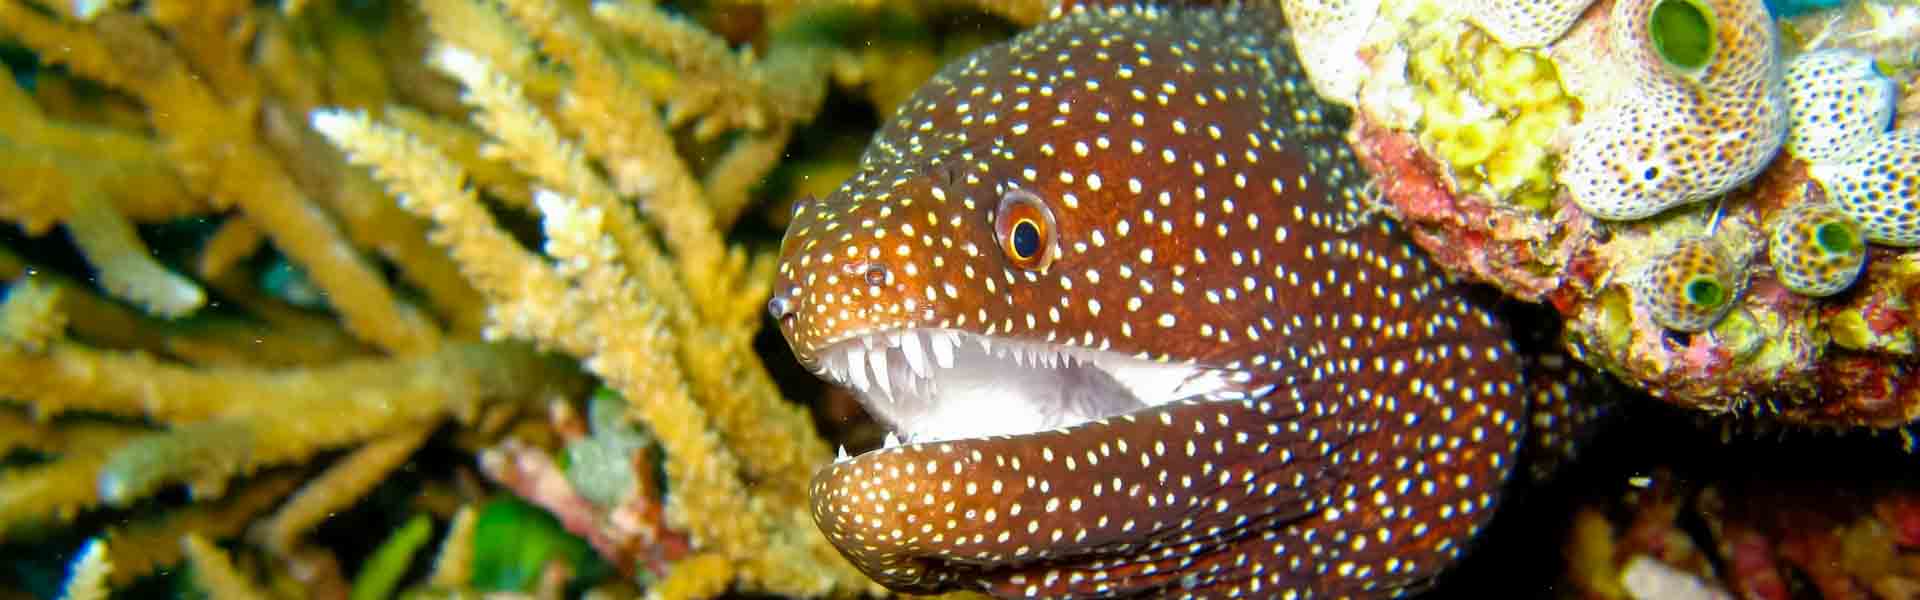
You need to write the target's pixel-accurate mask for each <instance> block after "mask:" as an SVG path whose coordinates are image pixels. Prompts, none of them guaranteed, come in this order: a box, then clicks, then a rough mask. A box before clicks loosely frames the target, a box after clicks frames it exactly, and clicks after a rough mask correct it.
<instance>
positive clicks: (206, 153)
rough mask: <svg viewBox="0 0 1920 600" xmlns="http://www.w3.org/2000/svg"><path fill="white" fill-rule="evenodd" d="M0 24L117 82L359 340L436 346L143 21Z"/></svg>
mask: <svg viewBox="0 0 1920 600" xmlns="http://www.w3.org/2000/svg"><path fill="white" fill-rule="evenodd" d="M0 27H4V28H6V29H7V30H8V31H10V32H12V33H13V34H14V35H15V37H16V39H18V40H20V41H21V42H23V43H25V44H26V45H28V46H30V47H32V48H34V49H36V50H38V51H39V52H40V53H41V56H44V57H48V58H52V59H55V60H59V61H60V62H62V63H64V64H66V65H67V66H68V67H70V68H71V69H73V70H74V71H75V72H78V73H81V74H84V75H86V76H88V77H92V78H94V79H96V80H99V81H101V82H103V83H106V84H108V85H111V86H114V87H117V88H120V89H122V90H124V91H126V92H128V93H130V94H132V95H134V96H136V97H138V98H139V99H140V100H141V101H142V102H143V103H145V104H146V106H147V108H148V110H149V115H150V117H151V120H152V124H153V126H154V127H155V129H157V130H159V131H160V132H162V133H163V134H165V135H167V136H168V137H169V138H171V140H172V141H173V142H174V145H173V151H174V152H175V155H176V157H177V158H178V159H179V162H180V163H181V165H182V168H183V170H184V171H185V172H186V174H188V175H189V179H190V181H191V182H192V183H193V184H194V185H195V186H196V187H200V188H204V189H207V190H208V191H209V192H211V194H212V196H214V197H215V198H217V199H220V200H223V201H226V202H233V203H237V204H238V205H239V206H241V208H242V209H243V210H244V211H245V212H246V215H247V217H248V218H249V219H253V220H254V221H255V222H256V223H257V224H259V225H260V228H261V230H262V231H263V232H265V233H267V235H268V237H269V238H271V239H272V240H273V241H274V243H275V245H276V246H278V247H279V248H280V249H281V250H282V251H283V252H285V253H286V254H287V255H288V256H290V257H293V258H294V259H295V260H297V261H299V262H300V263H301V265H302V266H303V267H305V268H306V269H307V272H308V274H309V275H310V276H311V277H312V278H313V281H314V282H315V283H316V284H318V285H319V286H320V287H321V289H323V290H325V291H326V292H327V293H328V298H329V300H330V301H331V302H332V303H333V305H334V307H335V308H337V309H338V310H339V311H340V312H341V313H342V316H343V317H344V320H345V321H346V323H347V326H348V329H349V330H351V331H353V332H354V333H355V334H356V335H358V336H361V337H362V338H363V339H367V340H369V341H372V342H374V343H376V344H378V345H380V346H381V347H383V348H385V349H387V350H389V351H393V352H400V353H409V352H420V351H425V350H428V349H430V348H432V347H433V346H434V345H435V344H437V343H438V342H439V333H438V331H436V330H435V328H434V327H433V325H432V323H431V322H429V321H428V320H427V319H426V318H425V317H424V316H423V315H421V314H419V313H418V312H417V311H416V310H413V309H412V308H411V307H409V306H406V305H404V304H402V303H401V302H399V300H398V299H397V298H395V297H394V295H393V292H392V290H391V289H389V288H388V287H387V285H386V283H385V281H384V280H383V279H382V278H381V277H380V275H379V273H377V272H376V271H374V270H373V269H372V266H371V265H369V264H367V262H366V261H365V260H363V259H360V258H359V257H358V253H357V251H356V250H355V249H354V248H353V247H352V246H351V245H350V244H348V243H347V241H346V240H345V239H344V237H343V236H341V235H340V232H339V230H338V229H337V228H336V227H335V226H334V224H333V223H332V222H331V220H329V219H328V218H327V217H326V216H325V214H324V213H322V212H321V211H319V210H317V209H316V208H315V207H314V206H313V205H312V203H311V202H310V201H309V200H308V199H307V197H306V195H305V194H304V193H302V192H301V190H300V189H299V188H298V187H296V186H295V185H294V183H293V182H292V181H291V180H290V179H289V178H288V176H287V175H286V173H285V171H284V169H282V168H281V166H280V165H279V164H277V163H275V162H274V161H273V160H271V156H272V154H271V152H269V151H268V150H267V149H266V148H264V147H262V145H261V144H260V142H259V140H258V139H257V138H256V136H255V135H254V133H253V132H252V131H251V130H250V129H249V125H250V123H251V120H250V119H245V118H240V119H236V118H234V111H235V107H233V106H230V105H228V104H226V103H224V102H222V101H221V100H220V98H219V97H217V96H216V95H215V94H214V93H213V91H212V90H210V89H208V88H207V87H206V86H205V85H204V83H202V81H201V80H200V78H199V77H198V76H197V74H195V73H194V72H192V71H191V70H189V69H188V68H187V67H186V65H185V64H184V63H183V62H182V61H181V60H180V59H179V57H178V56H176V55H175V54H174V52H173V50H172V49H171V48H170V47H168V46H167V44H166V41H165V40H163V39H161V38H159V36H157V35H155V34H154V33H153V32H152V31H151V30H149V29H147V27H146V24H145V23H144V22H142V21H140V20H139V19H137V18H135V17H132V16H129V15H121V14H110V15H105V16H103V17H101V18H100V19H98V20H97V21H96V22H95V23H94V24H93V25H92V26H91V27H88V26H82V25H76V24H65V23H56V22H53V21H51V20H49V19H47V18H46V17H44V16H42V15H40V14H39V13H37V12H36V11H34V10H33V9H31V8H28V7H26V6H25V5H23V4H22V2H21V0H4V1H0Z"/></svg>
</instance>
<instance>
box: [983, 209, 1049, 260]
mask: <svg viewBox="0 0 1920 600" xmlns="http://www.w3.org/2000/svg"><path fill="white" fill-rule="evenodd" d="M993 223H994V235H995V236H996V237H998V238H999V240H1000V251H1001V252H1004V253H1006V255H1007V259H1008V260H1011V261H1013V264H1014V266H1017V267H1020V268H1022V269H1026V270H1029V271H1044V270H1046V268H1047V265H1049V264H1051V263H1052V262H1053V252H1052V250H1053V243H1054V231H1053V211H1052V210H1051V209H1049V208H1047V204H1046V203H1045V202H1043V201H1041V200H1040V197H1039V196H1035V195H1033V193H1032V192H1028V191H1026V190H1012V191H1009V192H1007V193H1006V195H1004V196H1001V197H1000V209H999V211H998V212H997V213H995V215H994V220H993Z"/></svg>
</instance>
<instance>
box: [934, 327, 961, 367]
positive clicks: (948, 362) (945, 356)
mask: <svg viewBox="0 0 1920 600" xmlns="http://www.w3.org/2000/svg"><path fill="white" fill-rule="evenodd" d="M959 342H960V340H958V339H954V338H946V337H945V336H941V335H934V336H933V337H929V338H927V345H928V346H931V347H932V348H933V363H934V364H937V365H940V368H942V369H951V368H953V347H954V346H955V345H956V344H958V343H959Z"/></svg>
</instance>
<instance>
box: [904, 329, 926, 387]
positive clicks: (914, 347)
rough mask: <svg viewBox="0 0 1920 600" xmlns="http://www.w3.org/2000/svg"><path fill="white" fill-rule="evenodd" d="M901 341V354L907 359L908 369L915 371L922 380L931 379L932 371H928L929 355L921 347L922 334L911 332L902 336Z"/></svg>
mask: <svg viewBox="0 0 1920 600" xmlns="http://www.w3.org/2000/svg"><path fill="white" fill-rule="evenodd" d="M899 340H900V353H901V354H903V355H906V357H907V367H908V368H911V369H913V372H914V374H915V375H919V376H920V377H922V378H925V377H929V376H930V371H928V370H927V355H926V354H925V350H922V349H921V347H920V334H918V333H914V332H911V331H909V332H907V333H905V334H902V335H901V336H900V337H899Z"/></svg>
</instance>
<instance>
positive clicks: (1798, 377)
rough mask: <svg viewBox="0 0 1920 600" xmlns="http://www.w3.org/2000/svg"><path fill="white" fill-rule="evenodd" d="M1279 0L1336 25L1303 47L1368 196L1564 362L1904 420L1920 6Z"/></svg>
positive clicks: (1646, 381) (1822, 410) (1820, 419)
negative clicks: (1522, 310) (1532, 307)
mask: <svg viewBox="0 0 1920 600" xmlns="http://www.w3.org/2000/svg"><path fill="white" fill-rule="evenodd" d="M1774 4H1779V5H1778V6H1775V5H1774ZM1788 4H1791V6H1788ZM1288 5H1289V6H1290V8H1291V10H1292V12H1293V13H1295V14H1307V15H1322V18H1318V19H1295V21H1294V22H1295V23H1296V26H1297V27H1301V28H1302V29H1305V30H1306V31H1303V32H1301V33H1300V34H1298V35H1297V38H1298V39H1335V38H1339V39H1343V40H1348V41H1349V42H1350V43H1349V45H1348V46H1327V47H1319V48H1312V49H1304V50H1303V52H1304V54H1306V55H1307V56H1308V57H1309V60H1308V61H1307V66H1308V68H1309V70H1310V71H1314V72H1311V73H1310V74H1311V75H1313V77H1312V79H1313V81H1314V82H1315V83H1316V84H1323V83H1324V82H1328V81H1333V82H1336V83H1338V84H1339V85H1338V86H1326V85H1322V89H1321V92H1322V93H1323V94H1324V95H1327V96H1328V97H1329V98H1331V99H1333V100H1335V101H1336V102H1341V103H1344V104H1347V105H1349V106H1351V107H1352V108H1353V109H1354V111H1355V119H1354V123H1353V126H1352V128H1351V130H1350V131H1349V134H1348V139H1349V141H1350V142H1351V143H1352V144H1353V145H1354V147H1355V149H1356V151H1357V152H1358V153H1359V155H1360V159H1361V161H1362V164H1363V165H1365V166H1366V168H1367V169H1368V170H1369V171H1371V172H1372V173H1374V174H1375V175H1376V176H1378V177H1379V180H1378V181H1379V185H1378V191H1379V197H1378V200H1379V203H1380V205H1381V206H1383V207H1384V209H1385V210H1386V211H1388V212H1390V213H1392V214H1393V215H1394V216H1396V217H1398V218H1400V219H1402V220H1403V221H1404V222H1405V223H1406V224H1407V226H1408V227H1409V228H1410V229H1411V230H1412V232H1413V234H1414V236H1415V237H1416V239H1418V240H1419V241H1420V243H1421V245H1422V247H1424V248H1425V249H1426V250H1428V251H1429V252H1431V253H1433V254H1434V255H1435V256H1436V258H1437V259H1438V261H1439V262H1440V263H1441V264H1443V265H1445V266H1446V267H1447V268H1448V269H1449V270H1450V271H1453V272H1454V273H1456V274H1457V275H1461V276H1464V277H1467V278H1470V279H1475V280H1478V281H1483V282H1488V283H1491V284H1494V285H1495V286H1498V287H1499V288H1501V289H1502V290H1503V291H1505V292H1507V293H1508V294H1510V295H1514V296H1518V297H1521V298H1525V299H1532V300H1539V301H1543V302H1547V303H1550V304H1552V305H1553V306H1554V307H1555V308H1556V309H1557V310H1558V311H1559V312H1560V313H1561V315H1562V316H1564V317H1565V318H1566V319H1567V322H1568V327H1567V329H1566V333H1565V335H1564V340H1563V341H1564V342H1565V344H1566V345H1567V347H1568V348H1569V350H1571V351H1572V352H1573V353H1574V354H1575V355H1577V356H1579V357H1580V358H1581V359H1582V360H1584V361H1586V362H1587V363H1589V364H1592V365H1594V366H1597V367H1600V368H1602V369H1604V370H1606V371H1609V372H1611V373H1613V374H1615V375H1618V376H1620V377H1621V378H1623V379H1625V380H1627V381H1629V382H1631V383H1634V384H1636V385H1637V386H1639V387H1642V388H1644V389H1646V390H1648V391H1649V392H1651V393H1653V394H1654V395H1656V396H1658V397H1661V398H1664V399H1666V400H1668V401H1670V402H1674V403H1676V404H1680V405H1683V406H1690V407H1694V408H1699V409H1704V410H1706V411H1709V412H1713V413H1726V412H1739V413H1743V414H1744V413H1766V414H1769V415H1771V416H1774V417H1777V418H1779V419H1782V420H1785V421H1788V422H1798V423H1807V424H1818V425H1823V426H1839V427H1854V426H1867V427H1874V428H1892V427H1898V426H1903V425H1905V424H1906V423H1908V422H1910V421H1911V420H1912V419H1913V418H1914V417H1915V416H1916V415H1920V375H1916V374H1915V373H1916V371H1915V370H1914V369H1913V368H1912V367H1913V366H1914V365H1915V363H1914V355H1913V352H1914V348H1915V345H1914V344H1913V343H1912V342H1913V339H1912V337H1913V336H1912V335H1911V333H1910V332H1909V331H1908V329H1909V327H1908V326H1907V325H1906V323H1907V320H1906V318H1905V317H1903V316H1901V315H1904V314H1905V313H1906V309H1905V307H1907V306H1910V305H1911V304H1912V303H1913V302H1914V301H1916V300H1920V298H1912V297H1911V296H1912V295H1913V294H1914V292H1909V291H1908V290H1910V289H1920V288H1914V287H1913V285H1912V284H1913V283H1915V282H1916V281H1920V279H1916V277H1917V276H1920V269H1916V263H1915V261H1916V260H1920V259H1916V258H1915V257H1913V256H1910V255H1909V254H1908V253H1909V252H1910V251H1909V250H1907V248H1912V247H1914V246H1916V245H1920V208H1917V207H1916V205H1915V201H1916V198H1915V196H1916V194H1920V175H1916V173H1920V132H1916V130H1915V129H1914V122H1915V118H1914V113H1915V112H1917V111H1916V108H1920V99H1916V93H1915V91H1914V89H1915V87H1916V86H1915V84H1916V81H1915V76H1916V74H1917V73H1920V69H1916V66H1920V60H1916V57H1920V7H1916V6H1914V5H1912V4H1911V3H1899V2H1879V1H1865V0H1861V1H1853V2H1820V3H1767V2H1762V1H1760V0H1601V1H1579V0H1567V1H1539V2H1506V1H1497V0H1486V1H1479V2H1471V3H1464V4H1459V3H1444V2H1436V1H1432V0H1403V1H1393V0H1383V1H1381V2H1378V3H1373V4H1367V3H1349V2H1309V1H1295V2H1289V3H1288ZM1363 8H1372V9H1374V10H1373V11H1372V12H1371V13H1369V14H1366V15H1355V14H1353V13H1354V11H1356V10H1359V9H1363ZM1336 17H1337V18H1336ZM1336 24H1337V25H1336ZM1319 26H1327V27H1334V26H1338V27H1340V28H1342V29H1341V31H1344V32H1346V33H1344V34H1340V35H1336V33H1335V32H1323V31H1316V30H1315V28H1316V27H1319ZM1354 32H1360V33H1354ZM1329 54H1330V55H1331V56H1318V57H1317V58H1315V57H1314V56H1315V55H1329ZM1356 63H1357V64H1358V65H1359V66H1357V67H1356V66H1353V65H1354V64H1356ZM1325 65H1343V67H1342V69H1341V70H1339V71H1336V72H1332V73H1326V72H1318V71H1319V70H1321V69H1322V68H1323V66H1325ZM1348 85H1351V87H1352V89H1351V90H1350V91H1349V90H1348V89H1346V86H1348ZM1707 241H1711V243H1706V242H1707ZM1707 247H1711V248H1713V249H1714V250H1712V251H1711V252H1707V251H1705V250H1703V248H1707ZM1707 256H1718V257H1719V258H1717V259H1714V260H1705V259H1703V258H1702V257H1707ZM1678 257H1691V258H1687V259H1684V260H1682V259H1679V258H1678Z"/></svg>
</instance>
